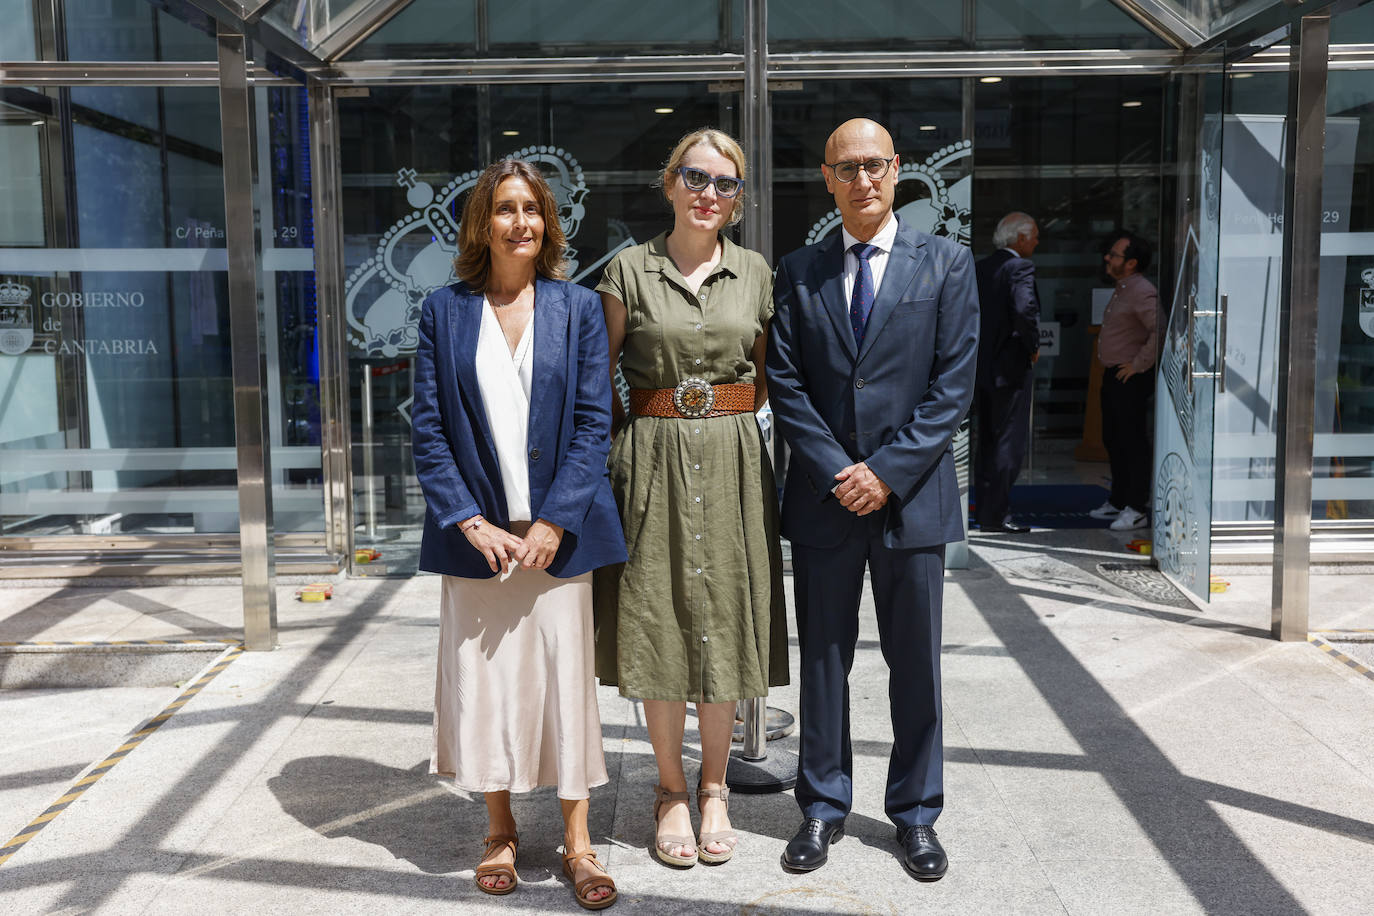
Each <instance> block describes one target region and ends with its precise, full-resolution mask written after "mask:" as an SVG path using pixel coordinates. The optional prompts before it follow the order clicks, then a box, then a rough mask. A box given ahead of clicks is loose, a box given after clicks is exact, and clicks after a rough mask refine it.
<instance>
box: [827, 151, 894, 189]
mask: <svg viewBox="0 0 1374 916" xmlns="http://www.w3.org/2000/svg"><path fill="white" fill-rule="evenodd" d="M896 158H897V157H896V156H893V157H891V158H890V159H884V158H882V157H881V156H875V157H874V158H872V159H869V160H867V161H865V162H836V163H835V164H834V165H831V164H830V163H829V162H826V163H822V164H823V165H825V167H826V168H828V169H830V171H832V172H834V173H835V177H836V178H837V179H839V180H840V181H842V182H844V183H845V184H849V182H851V181H853V180H854V179H855V178H858V177H859V169H863V170H864V174H865V175H867V176H868V178H869V180H870V181H877V180H879V179H880V178H882V177H883V176H884V175H886V174H887V170H888V169H890V168H892V160H893V159H896Z"/></svg>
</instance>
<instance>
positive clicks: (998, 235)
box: [973, 213, 1040, 534]
mask: <svg viewBox="0 0 1374 916" xmlns="http://www.w3.org/2000/svg"><path fill="white" fill-rule="evenodd" d="M992 244H994V245H996V246H997V250H996V251H994V252H993V253H992V254H990V255H988V256H987V257H985V258H983V259H982V260H981V261H979V262H978V264H977V274H978V303H979V311H978V314H979V321H980V323H981V330H980V331H979V334H978V382H977V389H976V390H975V392H974V401H973V405H974V406H973V413H974V416H975V417H976V418H977V422H978V452H977V455H976V458H975V465H974V471H973V501H974V503H975V505H976V506H977V512H978V527H979V528H981V529H982V530H983V531H1001V532H1003V533H1006V534H1025V533H1026V532H1027V531H1030V529H1029V528H1027V527H1026V526H1024V525H1020V524H1017V523H1016V522H1015V521H1014V520H1013V519H1012V517H1011V488H1012V485H1013V484H1014V483H1016V476H1017V475H1018V474H1020V473H1021V460H1022V458H1024V457H1025V454H1026V437H1027V435H1028V434H1029V433H1030V397H1031V385H1032V383H1033V382H1034V373H1033V371H1032V368H1031V367H1032V366H1033V365H1034V363H1035V361H1036V360H1037V359H1039V358H1040V295H1039V293H1038V292H1037V290H1036V288H1035V264H1033V263H1032V262H1031V259H1030V256H1031V254H1032V253H1033V252H1034V251H1035V246H1036V245H1038V244H1040V228H1039V227H1038V226H1037V225H1036V224H1035V220H1033V219H1031V218H1030V217H1029V216H1027V215H1026V214H1024V213H1008V214H1007V215H1006V216H1004V217H1002V220H1001V222H999V223H998V224H997V230H996V231H995V232H993V234H992Z"/></svg>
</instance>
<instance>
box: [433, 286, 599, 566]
mask: <svg viewBox="0 0 1374 916" xmlns="http://www.w3.org/2000/svg"><path fill="white" fill-rule="evenodd" d="M483 307H484V306H483V304H482V296H481V295H480V294H477V293H473V292H472V291H471V290H469V289H468V288H467V286H465V285H464V284H462V283H456V284H454V285H453V286H448V287H445V288H443V289H438V290H435V291H434V292H433V293H431V294H430V295H429V297H428V298H427V299H425V303H424V309H423V311H422V313H421V316H420V345H419V348H418V349H417V350H416V352H415V404H414V407H413V408H412V410H411V421H412V425H411V441H412V444H413V447H414V452H415V472H416V474H418V475H419V478H420V487H421V489H423V490H424V494H425V504H426V509H425V528H424V534H423V537H422V540H421V542H420V568H421V569H423V570H425V571H426V572H434V573H443V574H445V575H449V576H465V577H467V578H471V579H487V578H490V577H492V576H493V575H495V573H493V572H492V571H491V567H490V566H488V565H487V561H486V560H485V559H484V558H483V557H482V555H481V554H480V553H479V552H478V551H477V549H476V548H474V547H473V546H472V545H471V544H469V543H468V539H467V536H466V535H464V534H463V532H461V531H460V530H458V528H457V524H458V522H460V521H463V520H464V519H467V518H471V517H472V516H474V515H477V514H479V513H480V514H481V515H482V516H483V517H484V518H486V519H487V520H488V521H490V522H492V523H493V524H496V525H500V526H501V527H502V528H509V526H510V519H509V517H508V513H507V508H506V493H505V488H504V487H503V486H502V483H501V470H500V465H499V464H498V463H497V458H496V450H495V448H494V446H493V444H492V439H491V427H490V425H489V424H488V422H487V415H486V411H485V409H484V407H483V405H482V392H481V389H480V388H478V385H477V370H476V362H475V360H476V355H477V335H478V331H479V330H480V329H481V326H482V309H483ZM533 321H534V380H533V384H532V385H531V388H530V420H529V473H530V511H531V513H532V515H533V517H534V518H535V519H541V518H542V519H545V520H546V521H549V522H553V523H554V524H555V525H559V526H561V527H562V528H563V540H562V542H561V543H560V544H559V545H558V552H557V553H556V554H555V555H554V558H553V562H552V563H551V564H550V565H549V573H550V574H552V575H554V576H558V577H560V578H568V577H571V576H577V575H580V574H582V573H584V572H587V571H588V570H591V569H595V568H596V567H598V566H605V565H607V564H610V563H621V562H624V560H625V535H624V532H623V530H622V529H621V527H620V513H619V512H618V511H617V510H616V505H615V498H614V497H613V496H612V495H611V485H610V478H609V476H608V474H607V471H606V456H607V454H609V452H610V430H611V387H610V370H609V368H608V364H607V359H608V349H607V342H606V322H605V318H604V317H603V314H602V311H601V300H600V299H599V298H598V297H597V295H596V294H595V293H593V292H592V291H591V290H589V289H585V288H584V287H581V286H577V285H576V284H573V283H567V282H562V281H555V280H546V279H544V278H543V277H539V278H538V279H537V280H536V282H535V289H534V319H533Z"/></svg>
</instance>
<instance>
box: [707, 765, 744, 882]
mask: <svg viewBox="0 0 1374 916" xmlns="http://www.w3.org/2000/svg"><path fill="white" fill-rule="evenodd" d="M704 798H718V799H720V800H721V801H722V802H724V803H725V811H726V813H727V814H728V813H729V812H730V789H729V787H727V786H721V787H720V788H719V789H703V788H702V787H701V784H700V783H697V811H701V800H702V799H704ZM710 843H723V844H725V846H726V847H727V848H726V850H725V852H712V851H711V850H709V849H707V848H706V847H707V845H708V844H710ZM738 843H739V837H738V836H736V835H735V831H734V829H733V828H732V829H730V830H712V831H711V832H710V833H702V835H701V836H699V837H698V838H697V855H698V856H699V857H700V858H701V861H703V862H705V863H706V864H707V865H719V864H721V863H722V862H729V861H730V857H731V856H733V855H734V854H735V846H736V845H737V844H738Z"/></svg>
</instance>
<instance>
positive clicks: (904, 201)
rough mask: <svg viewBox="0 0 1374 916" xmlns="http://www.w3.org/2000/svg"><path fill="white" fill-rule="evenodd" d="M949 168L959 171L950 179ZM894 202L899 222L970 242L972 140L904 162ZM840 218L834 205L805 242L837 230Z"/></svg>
mask: <svg viewBox="0 0 1374 916" xmlns="http://www.w3.org/2000/svg"><path fill="white" fill-rule="evenodd" d="M950 170H958V171H959V173H960V176H959V177H958V178H957V179H955V180H954V181H953V182H952V183H951V182H949V181H948V180H947V179H946V178H945V174H946V173H947V172H948V171H950ZM895 204H896V210H897V215H898V216H899V217H901V219H902V222H904V223H906V224H908V225H910V226H912V227H914V228H915V229H917V230H918V231H920V232H925V233H928V234H929V235H938V236H942V237H944V238H947V239H952V240H953V241H956V242H958V243H959V244H961V245H970V244H972V240H973V216H972V206H973V141H971V140H961V141H959V142H958V143H952V144H950V145H949V146H946V147H944V148H943V149H939V150H936V151H935V152H934V153H931V154H930V155H929V156H927V157H926V158H925V161H923V162H921V163H919V164H910V163H906V162H903V163H902V166H901V168H900V169H898V171H897V199H896V202H895ZM842 222H843V220H841V218H840V210H839V208H838V207H836V208H835V209H833V210H831V211H830V212H829V213H827V214H826V215H825V216H823V217H821V218H820V219H818V220H816V222H815V223H814V224H813V225H812V226H811V231H810V232H809V233H807V236H806V244H808V245H810V244H813V243H815V242H819V241H820V240H821V239H823V238H825V237H826V236H827V235H829V234H830V233H832V232H835V231H838V230H839V228H840V225H841V223H842Z"/></svg>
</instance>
